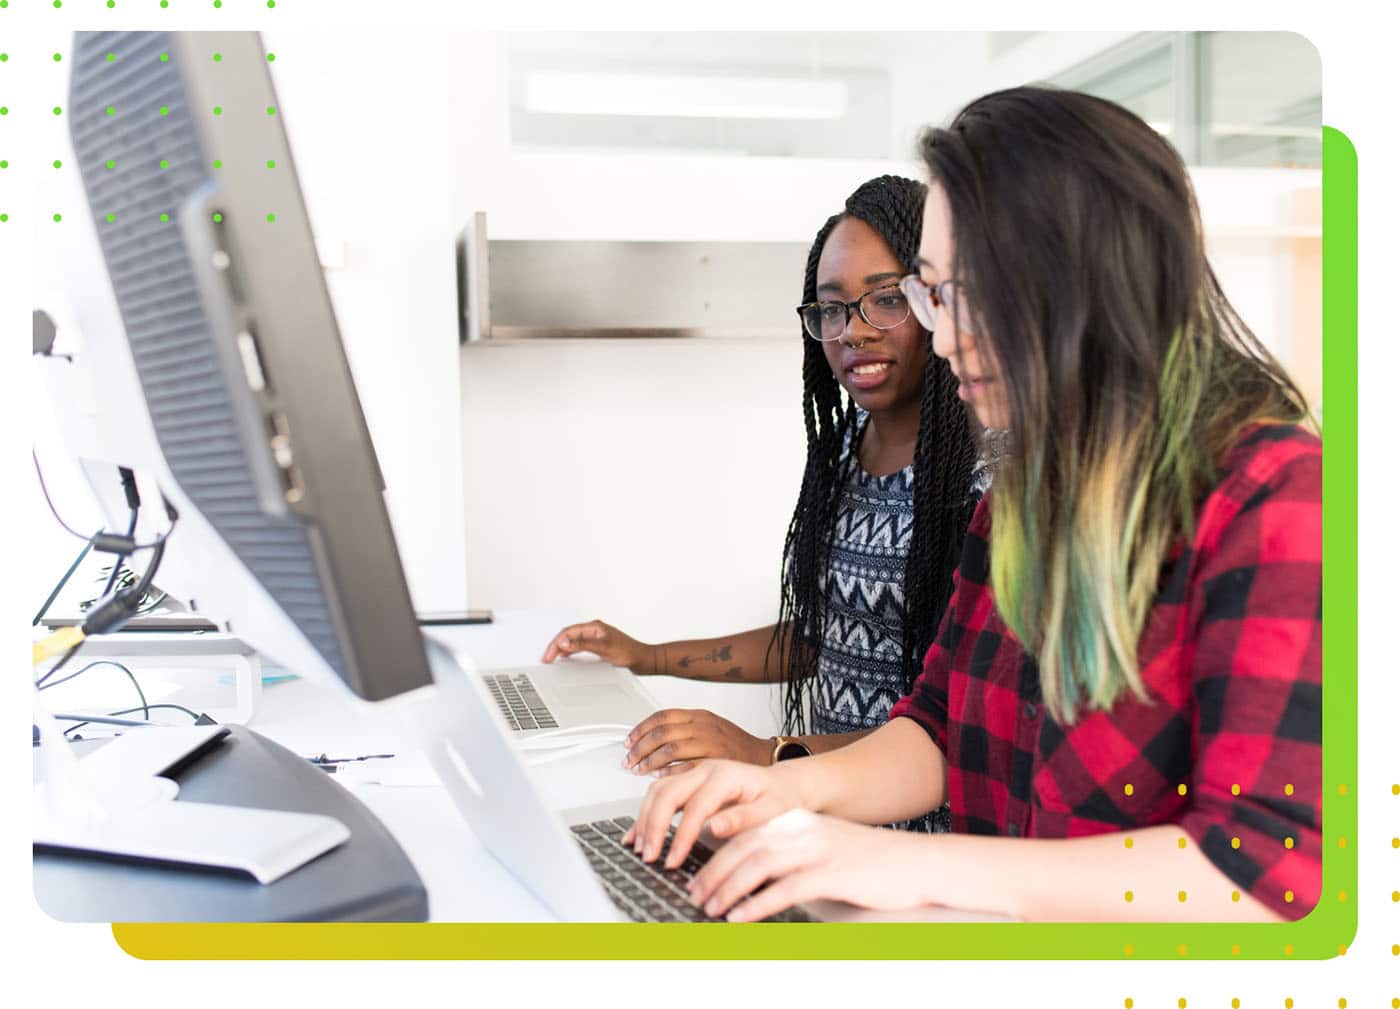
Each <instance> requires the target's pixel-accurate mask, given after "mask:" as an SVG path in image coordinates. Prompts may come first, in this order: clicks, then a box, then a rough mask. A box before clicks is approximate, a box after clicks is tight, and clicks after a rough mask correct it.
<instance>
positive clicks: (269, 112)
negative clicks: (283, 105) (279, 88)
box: [267, 105, 277, 116]
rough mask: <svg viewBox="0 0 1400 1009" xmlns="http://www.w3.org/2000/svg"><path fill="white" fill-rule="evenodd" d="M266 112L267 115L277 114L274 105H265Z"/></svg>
mask: <svg viewBox="0 0 1400 1009" xmlns="http://www.w3.org/2000/svg"><path fill="white" fill-rule="evenodd" d="M267 114H268V115H269V116H275V115H277V107H276V106H274V105H269V106H268V107H267Z"/></svg>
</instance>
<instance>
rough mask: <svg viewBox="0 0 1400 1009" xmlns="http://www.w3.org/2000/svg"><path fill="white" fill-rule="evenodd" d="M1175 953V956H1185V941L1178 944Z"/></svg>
mask: <svg viewBox="0 0 1400 1009" xmlns="http://www.w3.org/2000/svg"><path fill="white" fill-rule="evenodd" d="M1176 955H1177V956H1185V955H1186V944H1185V943H1182V944H1181V945H1180V946H1178V947H1177V948H1176Z"/></svg>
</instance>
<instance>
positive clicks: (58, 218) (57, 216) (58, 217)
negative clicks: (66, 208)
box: [53, 214, 63, 224]
mask: <svg viewBox="0 0 1400 1009" xmlns="http://www.w3.org/2000/svg"><path fill="white" fill-rule="evenodd" d="M61 220H63V215H62V214H54V215H53V222H54V224H57V223H58V222H59V221H61Z"/></svg>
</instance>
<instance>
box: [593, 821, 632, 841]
mask: <svg viewBox="0 0 1400 1009" xmlns="http://www.w3.org/2000/svg"><path fill="white" fill-rule="evenodd" d="M590 826H591V827H592V828H593V829H594V830H596V831H598V832H599V833H600V834H606V835H607V836H608V837H609V838H619V837H621V836H622V835H623V834H625V833H626V832H627V831H626V828H624V827H619V826H618V825H617V824H615V823H613V822H612V821H611V820H599V821H598V822H597V823H594V824H590Z"/></svg>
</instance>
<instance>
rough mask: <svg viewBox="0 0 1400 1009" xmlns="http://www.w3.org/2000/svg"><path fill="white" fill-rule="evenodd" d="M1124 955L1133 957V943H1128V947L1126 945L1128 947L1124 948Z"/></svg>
mask: <svg viewBox="0 0 1400 1009" xmlns="http://www.w3.org/2000/svg"><path fill="white" fill-rule="evenodd" d="M1123 955H1124V956H1132V955H1133V944H1132V943H1128V945H1126V946H1124V947H1123Z"/></svg>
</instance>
